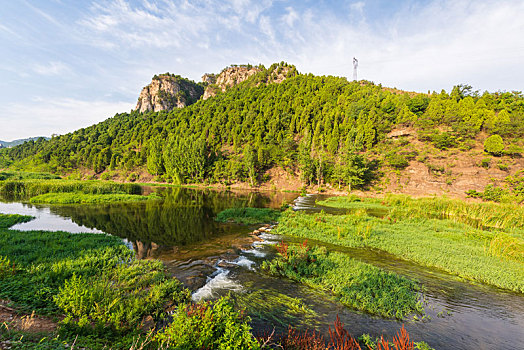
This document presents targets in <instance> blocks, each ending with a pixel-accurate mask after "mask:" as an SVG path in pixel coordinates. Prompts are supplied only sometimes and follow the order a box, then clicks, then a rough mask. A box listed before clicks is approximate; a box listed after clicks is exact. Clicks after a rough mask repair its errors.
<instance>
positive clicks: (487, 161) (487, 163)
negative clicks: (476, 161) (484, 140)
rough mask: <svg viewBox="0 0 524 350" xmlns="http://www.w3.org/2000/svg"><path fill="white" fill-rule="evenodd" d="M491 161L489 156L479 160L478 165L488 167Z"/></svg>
mask: <svg viewBox="0 0 524 350" xmlns="http://www.w3.org/2000/svg"><path fill="white" fill-rule="evenodd" d="M490 163H491V158H484V159H482V160H481V161H480V166H481V167H483V168H484V169H488V168H489V165H490Z"/></svg>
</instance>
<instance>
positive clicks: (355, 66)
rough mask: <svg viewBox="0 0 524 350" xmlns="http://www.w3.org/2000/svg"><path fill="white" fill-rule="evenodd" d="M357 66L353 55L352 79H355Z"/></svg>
mask: <svg viewBox="0 0 524 350" xmlns="http://www.w3.org/2000/svg"><path fill="white" fill-rule="evenodd" d="M357 67H358V60H357V59H356V58H355V57H353V80H354V81H357V80H358V79H357Z"/></svg>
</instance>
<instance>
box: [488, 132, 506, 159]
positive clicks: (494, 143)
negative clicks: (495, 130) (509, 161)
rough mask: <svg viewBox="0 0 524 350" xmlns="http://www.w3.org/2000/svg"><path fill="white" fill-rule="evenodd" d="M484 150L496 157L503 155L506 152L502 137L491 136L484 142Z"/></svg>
mask: <svg viewBox="0 0 524 350" xmlns="http://www.w3.org/2000/svg"><path fill="white" fill-rule="evenodd" d="M484 150H485V151H486V152H488V153H490V154H493V155H494V156H500V155H502V152H503V151H504V141H503V140H502V137H500V135H491V136H490V137H488V138H487V139H486V141H484Z"/></svg>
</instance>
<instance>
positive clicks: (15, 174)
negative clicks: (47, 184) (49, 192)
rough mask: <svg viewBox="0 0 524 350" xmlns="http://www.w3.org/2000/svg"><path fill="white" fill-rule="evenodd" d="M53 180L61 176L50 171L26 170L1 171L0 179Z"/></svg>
mask: <svg viewBox="0 0 524 350" xmlns="http://www.w3.org/2000/svg"><path fill="white" fill-rule="evenodd" d="M28 179H33V180H51V179H60V176H58V175H54V174H50V173H36V172H26V171H0V181H2V180H28Z"/></svg>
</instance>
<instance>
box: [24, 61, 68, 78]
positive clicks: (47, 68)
mask: <svg viewBox="0 0 524 350" xmlns="http://www.w3.org/2000/svg"><path fill="white" fill-rule="evenodd" d="M33 71H34V72H35V73H38V74H42V75H61V74H66V73H71V69H70V68H69V66H68V65H67V64H65V63H63V62H60V61H53V62H49V63H47V64H41V63H37V64H35V65H34V67H33Z"/></svg>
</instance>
